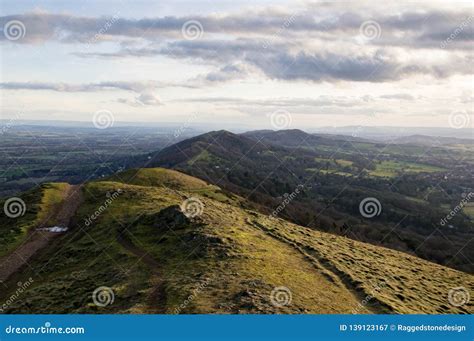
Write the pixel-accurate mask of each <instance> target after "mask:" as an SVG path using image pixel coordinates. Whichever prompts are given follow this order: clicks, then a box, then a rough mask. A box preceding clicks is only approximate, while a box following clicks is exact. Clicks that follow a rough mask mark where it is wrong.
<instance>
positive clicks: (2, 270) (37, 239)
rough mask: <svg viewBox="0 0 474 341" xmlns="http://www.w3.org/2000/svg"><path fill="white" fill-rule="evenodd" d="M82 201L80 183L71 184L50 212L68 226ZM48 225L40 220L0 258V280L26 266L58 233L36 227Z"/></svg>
mask: <svg viewBox="0 0 474 341" xmlns="http://www.w3.org/2000/svg"><path fill="white" fill-rule="evenodd" d="M81 202H82V189H81V185H71V186H69V187H68V189H67V190H66V191H65V192H64V201H63V202H62V203H61V205H60V206H59V207H58V209H57V210H56V212H54V213H52V214H53V217H54V218H55V219H54V220H55V221H56V222H57V225H59V226H64V227H66V226H69V224H70V222H71V219H72V217H73V216H74V214H75V213H76V211H77V209H78V207H79V205H80V204H81ZM45 227H50V226H46V225H45V223H44V222H41V223H39V224H38V226H36V227H35V228H34V229H33V230H32V231H31V232H29V234H28V236H27V238H26V240H25V241H24V242H23V243H22V244H21V245H19V246H18V247H17V248H16V249H15V250H14V251H12V252H11V253H10V254H8V255H7V256H5V257H3V258H2V259H0V282H5V281H6V280H7V279H8V278H9V277H10V276H12V275H13V274H14V273H16V272H17V271H19V270H20V269H21V268H22V267H24V266H28V262H29V260H30V259H31V258H32V257H33V256H34V255H35V254H36V253H37V252H38V251H40V250H41V249H43V248H45V247H46V246H47V245H48V244H50V242H51V241H52V240H53V239H54V238H56V237H57V236H59V235H60V233H54V232H49V231H44V230H38V228H45Z"/></svg>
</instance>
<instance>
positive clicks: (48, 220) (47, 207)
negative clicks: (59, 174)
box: [0, 183, 69, 257]
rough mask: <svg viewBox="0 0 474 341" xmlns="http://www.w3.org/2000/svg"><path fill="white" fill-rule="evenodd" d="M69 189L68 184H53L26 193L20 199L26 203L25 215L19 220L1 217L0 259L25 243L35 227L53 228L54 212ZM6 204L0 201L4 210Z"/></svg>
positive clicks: (3, 215)
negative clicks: (49, 226)
mask: <svg viewBox="0 0 474 341" xmlns="http://www.w3.org/2000/svg"><path fill="white" fill-rule="evenodd" d="M68 187H69V185H68V184H66V183H53V184H45V185H42V186H40V187H39V188H37V189H34V190H30V191H28V192H25V193H24V194H23V195H21V196H20V197H19V199H21V200H22V201H23V203H24V206H23V208H21V209H22V210H24V214H23V215H20V216H19V217H17V218H11V217H8V216H6V215H5V214H2V215H0V257H2V256H3V255H5V254H7V253H8V252H9V251H11V250H12V249H13V248H14V247H15V246H17V245H18V244H20V243H21V242H22V241H24V240H25V238H26V237H27V235H28V233H29V232H30V231H31V230H32V229H33V228H34V227H36V226H39V225H42V224H44V225H51V226H53V225H54V224H55V223H56V222H55V221H54V212H55V210H57V209H58V207H59V205H60V204H61V202H62V201H63V199H64V193H65V191H66V190H67V188H68ZM5 202H6V200H3V201H0V207H1V208H2V209H3V210H5V208H4V205H5ZM18 202H19V201H18Z"/></svg>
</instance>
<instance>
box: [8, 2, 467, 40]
mask: <svg viewBox="0 0 474 341" xmlns="http://www.w3.org/2000/svg"><path fill="white" fill-rule="evenodd" d="M372 7H373V10H372V11H371V12H369V13H367V12H365V11H364V10H363V9H359V10H358V9H356V8H354V9H352V10H347V9H345V8H344V7H342V6H332V7H331V6H324V5H323V4H313V5H308V7H307V8H299V9H295V10H293V11H291V10H288V11H287V12H281V11H275V10H272V9H271V8H267V9H265V8H263V9H261V10H260V11H253V12H248V11H247V12H239V13H235V14H227V15H219V16H217V15H207V16H185V17H174V16H167V17H159V18H144V19H136V20H135V19H127V18H124V17H122V14H121V13H120V12H117V14H116V15H115V16H109V17H79V16H73V15H67V14H52V13H41V12H33V13H26V14H18V15H9V16H3V17H0V25H1V26H2V27H3V26H4V25H5V24H6V23H7V22H9V21H11V20H19V21H21V22H22V23H23V24H24V25H25V27H26V35H25V37H24V38H23V39H19V40H17V41H15V42H18V43H35V42H41V41H46V40H57V41H62V42H81V43H89V44H92V43H96V42H99V41H101V40H103V39H106V38H107V37H116V38H120V37H128V38H135V39H146V40H149V41H161V40H163V39H165V38H170V37H171V38H178V39H182V38H183V37H182V36H181V28H182V26H183V24H184V23H186V22H187V21H189V20H197V21H199V22H200V23H201V24H202V26H203V29H204V32H205V33H206V34H223V33H224V34H240V35H244V36H257V35H260V36H262V37H265V36H266V37H267V38H268V37H269V36H270V37H271V36H275V35H278V36H285V35H287V34H289V35H291V34H296V35H297V36H296V37H297V38H298V37H299V38H307V37H308V33H309V34H310V36H311V35H312V34H320V35H321V34H332V37H333V39H340V38H341V33H343V36H342V37H344V36H346V37H347V36H351V35H354V34H357V33H358V29H359V27H360V25H361V24H362V23H363V22H364V21H366V20H376V21H377V23H378V24H379V25H380V27H381V29H382V32H383V34H382V37H381V39H378V40H374V41H373V43H374V44H382V45H384V44H386V43H390V44H395V45H406V46H411V47H418V46H420V45H422V46H431V47H435V48H437V47H439V44H440V43H441V42H442V41H443V40H444V39H446V38H448V37H449V36H450V34H451V33H452V32H453V31H454V30H455V29H456V28H457V27H458V26H459V25H461V24H462V23H463V22H465V21H466V18H467V17H469V14H468V13H466V12H465V11H462V10H459V11H440V10H437V9H429V10H423V11H415V10H407V9H403V7H400V10H399V12H398V13H394V14H386V13H384V9H383V8H382V7H381V6H372ZM471 14H472V10H471ZM400 32H403V33H404V37H403V38H402V39H400V38H399V39H398V41H397V40H396V39H394V37H398V35H397V34H396V33H400ZM0 39H1V40H5V39H6V38H5V36H4V35H1V36H0ZM385 39H386V40H385ZM472 40H474V37H473V36H472V22H469V23H468V26H467V28H466V29H465V30H464V32H463V33H462V34H460V35H459V39H457V40H456V44H457V45H458V46H461V45H462V47H463V48H469V46H468V45H467V44H464V42H472Z"/></svg>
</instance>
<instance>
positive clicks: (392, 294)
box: [0, 169, 474, 314]
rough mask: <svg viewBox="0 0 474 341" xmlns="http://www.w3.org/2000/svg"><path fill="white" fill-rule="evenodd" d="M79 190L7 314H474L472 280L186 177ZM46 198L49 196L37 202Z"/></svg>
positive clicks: (112, 181) (6, 298)
mask: <svg viewBox="0 0 474 341" xmlns="http://www.w3.org/2000/svg"><path fill="white" fill-rule="evenodd" d="M48 186H52V187H53V188H57V187H56V186H57V185H48ZM58 190H59V191H60V192H61V193H63V194H65V191H66V188H63V189H58ZM80 190H81V193H82V196H83V199H82V201H81V204H80V206H79V207H78V209H77V211H76V212H75V213H74V214H73V216H72V217H70V218H71V220H70V221H71V223H70V226H69V228H70V229H69V230H68V231H67V232H65V233H62V234H59V235H58V236H57V237H56V238H55V239H53V240H51V241H50V243H49V245H48V246H47V247H45V248H44V249H42V250H41V251H39V252H38V253H37V254H36V255H35V257H34V258H32V259H31V260H30V261H29V262H28V265H25V266H24V267H23V268H22V270H21V271H18V272H17V273H15V274H14V275H12V276H10V277H9V278H8V280H6V281H5V283H4V284H5V285H6V288H7V289H6V290H2V291H1V292H0V302H8V305H7V306H6V307H4V310H5V312H7V313H170V314H173V313H174V314H177V313H265V314H267V313H472V312H473V305H472V302H470V303H468V304H464V305H461V306H456V305H453V304H451V303H450V301H449V299H448V295H449V293H450V291H452V290H453V288H458V287H464V288H465V289H466V290H469V291H471V292H472V290H473V289H474V278H473V276H472V275H469V274H466V273H463V272H460V271H456V270H453V269H450V268H447V267H443V266H440V265H437V264H434V263H431V262H428V261H424V260H422V259H419V258H417V257H413V256H410V255H407V254H404V253H401V252H397V251H394V250H390V249H386V248H383V247H376V246H373V245H369V244H365V243H362V242H358V241H353V240H351V239H348V238H346V237H341V236H335V235H332V234H328V233H323V232H318V231H314V230H312V229H308V228H305V227H301V226H298V225H295V224H292V223H289V222H287V221H285V220H282V219H279V218H274V217H272V216H268V215H263V214H261V213H258V212H256V211H254V210H251V209H248V208H246V207H245V200H244V199H243V198H241V197H238V196H235V195H232V194H228V193H226V192H224V191H222V190H221V189H220V188H218V187H217V186H214V185H211V184H207V183H206V182H204V181H201V180H199V179H195V178H193V177H190V176H187V175H184V174H181V173H179V172H176V171H172V170H164V169H140V170H131V171H127V172H125V173H119V174H116V175H115V176H113V177H111V178H108V179H104V180H100V181H92V182H89V183H86V184H84V185H83V187H82V188H81V189H80ZM46 195H47V193H46V192H44V191H42V190H41V189H39V190H38V191H37V192H36V193H35V196H34V197H35V198H37V199H36V202H38V203H41V202H42V201H41V199H42V198H44V197H45V196H46ZM23 198H24V199H25V200H27V202H28V204H29V201H28V200H29V199H28V196H23ZM69 198H70V197H69ZM68 201H70V199H68V198H65V197H64V196H63V199H62V201H61V200H59V201H58V202H59V203H61V202H62V203H63V204H64V203H67V202H68ZM39 205H40V209H39V210H34V211H31V212H30V210H28V213H27V214H25V215H24V216H23V218H22V219H21V222H19V221H16V220H12V222H11V224H10V226H6V225H1V227H0V228H1V230H2V231H3V232H5V230H9V229H10V228H11V225H12V224H13V225H14V224H16V223H17V222H18V223H19V224H20V223H21V224H22V225H23V226H27V225H24V224H29V225H28V226H30V227H29V229H30V230H31V229H34V228H35V226H37V223H35V222H36V221H38V216H39V215H40V212H43V214H44V213H52V211H54V210H53V209H52V208H49V207H47V206H44V205H43V204H39ZM27 206H28V207H29V205H27ZM50 211H51V212H50ZM25 238H26V236H23V237H19V239H17V240H16V241H15V242H13V241H12V240H11V239H2V240H1V241H0V242H1V243H2V244H1V245H0V246H1V248H2V249H7V248H8V249H11V247H13V248H14V246H12V245H13V244H12V243H18V242H24V240H25ZM0 264H3V263H2V261H1V260H0ZM27 281H29V282H28V283H30V285H29V286H28V288H27V290H26V291H25V292H24V293H22V294H21V295H16V296H12V295H14V294H15V290H17V288H18V287H17V284H16V283H18V282H22V283H26V282H27ZM97 290H99V291H100V290H102V294H101V295H99V296H97V295H96V296H94V295H93V293H94V292H96V293H97ZM11 297H14V299H11ZM93 297H94V298H95V301H94V299H93ZM98 303H99V304H98Z"/></svg>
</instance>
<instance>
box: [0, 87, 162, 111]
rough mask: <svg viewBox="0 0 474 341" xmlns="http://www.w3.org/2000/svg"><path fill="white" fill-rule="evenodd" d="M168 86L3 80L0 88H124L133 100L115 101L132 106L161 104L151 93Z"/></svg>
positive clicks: (68, 90)
mask: <svg viewBox="0 0 474 341" xmlns="http://www.w3.org/2000/svg"><path fill="white" fill-rule="evenodd" d="M166 86H170V85H169V84H168V85H166V84H163V83H161V82H156V81H143V82H117V81H110V82H99V83H87V84H67V83H45V82H4V83H0V89H5V90H49V91H56V92H98V91H108V90H125V91H131V92H134V93H137V94H138V96H137V97H135V99H134V100H128V99H124V98H119V99H118V100H117V101H118V102H120V103H124V104H129V105H133V106H138V105H162V102H161V100H160V99H159V98H158V97H157V96H155V95H154V94H153V91H154V90H156V89H158V88H163V87H166Z"/></svg>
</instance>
